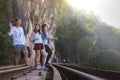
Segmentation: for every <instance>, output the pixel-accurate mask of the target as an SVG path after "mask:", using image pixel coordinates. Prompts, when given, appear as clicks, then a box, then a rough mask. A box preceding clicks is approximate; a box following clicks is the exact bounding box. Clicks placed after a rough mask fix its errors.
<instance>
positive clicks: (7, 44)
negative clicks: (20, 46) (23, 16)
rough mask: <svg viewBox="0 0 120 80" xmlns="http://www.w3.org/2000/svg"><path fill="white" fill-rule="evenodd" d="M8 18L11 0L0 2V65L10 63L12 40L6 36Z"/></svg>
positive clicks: (0, 0) (1, 0)
mask: <svg viewBox="0 0 120 80" xmlns="http://www.w3.org/2000/svg"><path fill="white" fill-rule="evenodd" d="M10 18H11V0H0V65H6V64H11V63H12V61H11V60H12V56H13V54H12V53H13V51H12V40H11V38H10V37H9V36H8V34H7V33H8V21H9V19H10Z"/></svg>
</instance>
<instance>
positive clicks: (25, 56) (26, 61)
mask: <svg viewBox="0 0 120 80" xmlns="http://www.w3.org/2000/svg"><path fill="white" fill-rule="evenodd" d="M23 54H24V60H25V65H28V51H27V50H25V51H23Z"/></svg>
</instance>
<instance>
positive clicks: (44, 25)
mask: <svg viewBox="0 0 120 80" xmlns="http://www.w3.org/2000/svg"><path fill="white" fill-rule="evenodd" d="M47 26H48V25H47V24H43V25H42V34H43V37H44V38H47V34H46V32H45V27H47Z"/></svg>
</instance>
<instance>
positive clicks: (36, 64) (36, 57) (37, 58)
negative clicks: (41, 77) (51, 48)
mask: <svg viewBox="0 0 120 80" xmlns="http://www.w3.org/2000/svg"><path fill="white" fill-rule="evenodd" d="M39 58H40V50H35V67H37V66H38V61H39Z"/></svg>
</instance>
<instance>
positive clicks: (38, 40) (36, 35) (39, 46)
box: [31, 23, 46, 69]
mask: <svg viewBox="0 0 120 80" xmlns="http://www.w3.org/2000/svg"><path fill="white" fill-rule="evenodd" d="M31 38H32V41H33V43H34V50H35V67H36V69H45V68H46V67H45V66H44V64H45V59H46V52H45V50H44V44H43V40H42V36H41V26H40V24H38V23H37V24H35V28H34V32H33V33H32V37H31ZM40 52H41V54H42V56H43V57H42V64H41V66H39V65H38V61H39V59H40Z"/></svg>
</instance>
